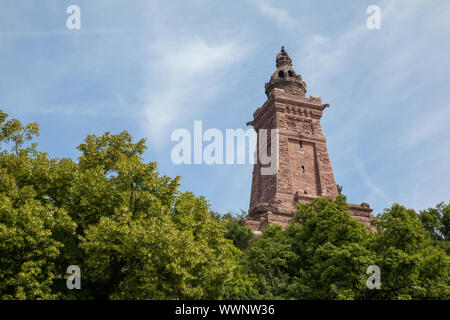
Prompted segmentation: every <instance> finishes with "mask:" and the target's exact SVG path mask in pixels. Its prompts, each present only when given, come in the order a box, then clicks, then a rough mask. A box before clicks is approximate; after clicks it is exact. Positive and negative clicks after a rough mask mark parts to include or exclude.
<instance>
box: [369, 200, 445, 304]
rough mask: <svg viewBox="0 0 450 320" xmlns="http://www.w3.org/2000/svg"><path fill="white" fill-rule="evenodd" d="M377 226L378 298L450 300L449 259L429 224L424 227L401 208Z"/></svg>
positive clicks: (388, 213) (384, 215) (394, 208)
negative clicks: (432, 235)
mask: <svg viewBox="0 0 450 320" xmlns="http://www.w3.org/2000/svg"><path fill="white" fill-rule="evenodd" d="M427 221H430V220H427ZM431 221H434V219H433V220H431ZM375 224H376V226H377V229H378V233H377V237H376V241H375V245H374V250H375V251H376V253H377V263H376V264H377V265H378V266H379V267H380V269H381V274H382V289H381V290H378V291H377V292H376V298H381V299H449V298H450V283H449V279H450V257H449V256H447V255H446V254H445V252H444V251H443V250H442V249H441V248H439V247H437V246H434V245H433V241H432V238H431V236H430V234H429V232H427V230H426V229H425V228H426V227H427V226H429V224H428V225H427V224H425V226H426V227H424V225H423V224H422V223H421V220H420V219H419V216H418V215H417V214H416V212H415V211H414V210H412V209H407V208H405V207H404V206H401V205H399V204H394V205H393V206H392V207H391V208H389V209H385V210H384V212H383V213H382V214H381V215H380V217H379V219H378V221H377V222H375Z"/></svg>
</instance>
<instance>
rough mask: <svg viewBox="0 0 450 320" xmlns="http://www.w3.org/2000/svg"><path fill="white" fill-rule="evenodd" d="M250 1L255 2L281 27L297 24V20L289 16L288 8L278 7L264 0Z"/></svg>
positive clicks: (260, 9) (259, 8) (261, 10)
mask: <svg viewBox="0 0 450 320" xmlns="http://www.w3.org/2000/svg"><path fill="white" fill-rule="evenodd" d="M250 2H251V3H253V4H254V5H255V6H256V7H257V8H258V10H259V11H260V12H261V13H262V14H263V15H265V16H266V17H268V18H270V19H273V20H275V22H276V23H277V24H278V25H279V26H280V27H293V26H295V24H296V23H295V20H294V19H293V18H291V16H289V13H288V12H287V11H286V10H283V9H281V8H276V7H274V6H272V5H271V4H270V3H269V2H267V1H264V0H250Z"/></svg>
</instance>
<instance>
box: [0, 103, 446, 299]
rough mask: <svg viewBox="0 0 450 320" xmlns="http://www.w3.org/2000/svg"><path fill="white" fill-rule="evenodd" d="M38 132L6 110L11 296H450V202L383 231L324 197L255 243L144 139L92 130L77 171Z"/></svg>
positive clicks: (0, 174)
mask: <svg viewBox="0 0 450 320" xmlns="http://www.w3.org/2000/svg"><path fill="white" fill-rule="evenodd" d="M38 135H39V126H38V125H37V124H36V123H32V124H27V125H23V124H22V123H21V122H20V121H18V120H16V119H11V120H8V115H7V114H6V113H4V112H3V111H1V110H0V299H449V298H450V284H449V278H450V275H449V272H450V271H449V270H450V261H449V259H450V258H449V247H450V246H449V240H450V239H449V230H450V204H445V203H441V204H439V205H437V206H436V207H435V208H430V209H428V210H422V211H420V212H419V213H416V212H415V211H414V210H412V209H407V208H405V207H403V206H401V205H399V204H394V205H393V206H392V207H390V208H387V209H385V210H384V212H382V213H381V214H380V215H379V216H378V217H377V219H376V220H375V221H374V222H373V223H374V225H375V226H376V227H377V230H378V231H377V232H376V233H372V232H369V231H368V230H367V229H366V228H365V227H364V226H363V225H362V224H360V223H358V222H357V221H356V220H355V219H354V218H352V217H351V215H350V213H349V211H348V206H347V204H346V198H345V196H343V195H339V196H338V197H337V198H336V199H335V200H331V199H327V198H317V199H315V200H313V201H312V202H311V203H308V204H299V205H298V207H297V211H296V213H295V215H294V219H293V220H292V223H291V224H290V225H289V226H288V227H287V228H286V230H282V229H281V227H279V226H268V227H267V228H266V229H265V230H264V231H263V234H262V235H259V236H256V235H254V234H253V233H252V232H251V230H250V229H249V228H248V227H247V226H246V225H245V223H244V221H245V213H242V214H241V215H238V216H236V215H232V214H225V215H221V214H218V213H215V212H212V211H211V210H210V206H209V204H208V202H207V201H206V199H204V198H203V197H196V196H195V195H194V194H192V193H191V192H181V191H179V179H180V178H179V177H175V178H170V177H168V176H165V175H160V174H159V172H158V171H157V164H156V163H155V162H149V163H145V162H144V160H143V158H142V156H143V154H144V152H145V150H146V142H145V140H144V139H142V140H139V141H137V142H134V140H133V138H132V137H131V135H130V134H129V133H127V132H125V131H124V132H122V133H119V134H111V133H109V132H106V133H105V134H103V135H101V136H96V135H88V136H87V137H86V139H85V141H84V142H83V143H82V144H80V145H79V146H78V150H80V152H81V155H80V157H79V159H78V161H77V162H75V161H73V160H72V159H69V158H62V159H57V158H49V157H48V155H47V154H46V153H44V152H41V151H38V149H37V145H36V144H35V143H33V138H34V137H36V136H38ZM70 265H77V266H79V267H80V270H81V279H82V281H81V283H82V287H81V289H80V290H69V289H68V288H67V286H66V279H67V278H68V277H69V275H68V274H67V272H66V271H67V267H68V266H70ZM370 265H377V266H379V268H380V270H381V289H379V290H370V289H368V288H367V286H366V281H367V278H368V277H369V275H368V274H367V273H366V270H367V268H368V266H370Z"/></svg>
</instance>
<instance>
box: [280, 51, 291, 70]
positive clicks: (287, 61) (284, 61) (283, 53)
mask: <svg viewBox="0 0 450 320" xmlns="http://www.w3.org/2000/svg"><path fill="white" fill-rule="evenodd" d="M276 64H277V68H279V67H280V66H281V65H284V64H287V65H290V66H291V65H292V60H291V58H290V57H289V55H288V54H287V52H286V50H284V46H281V52H280V53H279V54H277V58H276Z"/></svg>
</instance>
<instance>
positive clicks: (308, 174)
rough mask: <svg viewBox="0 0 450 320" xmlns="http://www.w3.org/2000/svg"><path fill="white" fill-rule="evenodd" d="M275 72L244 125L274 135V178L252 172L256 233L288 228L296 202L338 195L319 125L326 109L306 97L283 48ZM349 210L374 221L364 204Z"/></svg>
mask: <svg viewBox="0 0 450 320" xmlns="http://www.w3.org/2000/svg"><path fill="white" fill-rule="evenodd" d="M276 67H277V69H276V71H275V73H274V74H273V75H272V76H271V78H270V81H269V82H268V83H266V86H265V89H266V95H267V101H266V102H265V103H264V104H263V105H262V106H261V107H260V108H258V109H257V110H256V111H255V112H254V113H253V120H252V121H250V122H249V123H247V124H248V125H252V126H253V128H254V129H255V130H256V132H257V133H258V134H259V130H260V129H278V130H279V141H278V144H279V168H278V171H277V173H276V174H273V175H261V170H260V168H261V164H260V163H259V162H257V163H255V165H254V168H253V180H252V191H251V197H250V208H249V212H248V220H247V221H246V224H247V225H248V226H249V227H250V228H251V229H252V230H253V231H254V232H256V233H259V232H260V231H261V229H262V228H263V227H264V226H266V225H267V224H279V225H281V226H282V227H285V226H287V224H288V223H289V220H290V219H291V218H292V215H293V212H294V210H295V206H296V203H297V202H301V203H307V202H309V201H311V200H313V199H314V198H316V197H329V198H335V197H336V196H337V195H338V189H337V186H336V182H335V180H334V174H333V169H332V168H331V162H330V159H329V156H328V151H327V146H326V139H325V137H324V135H323V132H322V128H321V125H320V119H321V117H322V112H323V110H325V109H326V108H328V107H329V105H328V104H322V102H321V99H320V97H313V96H310V97H309V98H308V97H306V96H305V93H306V84H305V82H304V81H303V80H302V77H301V76H300V75H299V74H297V73H296V72H295V71H294V70H293V69H292V61H291V58H290V57H289V55H288V54H287V52H286V51H285V50H284V47H281V52H280V53H279V54H278V55H277V56H276ZM269 144H270V142H269ZM259 147H260V146H259V145H258V148H259ZM349 206H350V212H351V214H352V215H353V216H354V217H355V218H356V219H357V220H359V221H360V222H362V223H364V224H365V225H366V226H369V221H370V219H372V218H373V216H372V215H371V212H372V209H371V208H370V206H369V204H367V203H362V204H361V205H356V204H350V205H349Z"/></svg>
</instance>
